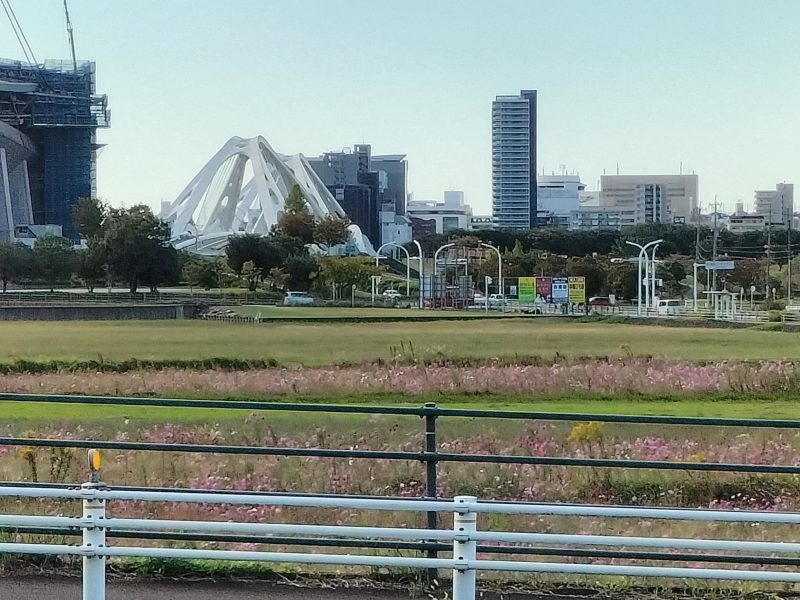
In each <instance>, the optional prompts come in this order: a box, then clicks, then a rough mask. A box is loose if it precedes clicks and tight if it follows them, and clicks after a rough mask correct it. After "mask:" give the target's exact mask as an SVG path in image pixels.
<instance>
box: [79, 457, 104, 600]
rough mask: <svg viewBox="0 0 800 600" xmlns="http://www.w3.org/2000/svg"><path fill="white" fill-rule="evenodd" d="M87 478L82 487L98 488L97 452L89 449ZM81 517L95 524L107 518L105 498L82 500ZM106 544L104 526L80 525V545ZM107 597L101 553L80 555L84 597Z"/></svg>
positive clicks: (99, 599) (93, 599)
mask: <svg viewBox="0 0 800 600" xmlns="http://www.w3.org/2000/svg"><path fill="white" fill-rule="evenodd" d="M89 470H90V473H91V475H90V479H89V481H88V482H87V483H84V484H82V485H81V488H82V489H84V490H86V489H90V490H91V489H97V488H99V487H101V486H102V485H103V484H102V483H100V452H98V451H97V450H89ZM83 518H84V520H90V521H92V522H94V523H95V524H96V523H97V522H98V521H102V520H103V519H105V518H106V502H105V500H102V499H99V498H87V499H85V500H84V501H83ZM105 546H106V529H105V527H98V526H96V525H94V526H92V525H84V526H83V547H84V549H85V550H89V551H96V550H98V549H104V548H105ZM105 598H106V559H105V557H104V556H96V555H95V556H91V555H90V556H84V557H83V600H105Z"/></svg>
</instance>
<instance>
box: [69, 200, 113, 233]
mask: <svg viewBox="0 0 800 600" xmlns="http://www.w3.org/2000/svg"><path fill="white" fill-rule="evenodd" d="M107 215H108V207H107V206H106V205H105V204H103V202H101V201H100V200H98V199H97V198H78V201H77V202H76V203H75V204H74V205H73V207H72V224H73V225H74V226H75V229H76V230H77V232H78V233H80V234H81V235H82V236H83V237H84V238H86V239H87V240H91V239H95V238H98V237H100V236H101V235H102V233H103V221H105V218H106V216H107Z"/></svg>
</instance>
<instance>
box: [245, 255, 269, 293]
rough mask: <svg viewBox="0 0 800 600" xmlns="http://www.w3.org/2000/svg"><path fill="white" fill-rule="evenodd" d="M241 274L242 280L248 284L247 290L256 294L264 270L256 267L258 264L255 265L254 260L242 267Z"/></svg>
mask: <svg viewBox="0 0 800 600" xmlns="http://www.w3.org/2000/svg"><path fill="white" fill-rule="evenodd" d="M240 273H241V275H242V279H244V281H245V283H246V284H247V289H248V290H250V291H251V292H255V291H256V290H257V289H258V284H259V282H260V281H261V277H262V275H263V274H264V270H263V269H262V268H261V267H259V266H258V265H256V263H254V262H253V261H252V260H248V261H247V262H246V263H244V264H243V265H242V269H241V271H240Z"/></svg>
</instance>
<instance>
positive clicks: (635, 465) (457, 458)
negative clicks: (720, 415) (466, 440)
mask: <svg viewBox="0 0 800 600" xmlns="http://www.w3.org/2000/svg"><path fill="white" fill-rule="evenodd" d="M0 446H28V447H45V448H100V449H106V450H130V451H146V452H198V453H207V454H239V455H255V456H281V457H283V456H297V457H314V458H352V459H372V460H403V461H420V462H426V461H430V460H435V461H436V462H437V463H448V462H459V463H463V462H468V463H491V464H516V465H542V466H565V467H599V468H628V469H652V470H658V471H706V472H708V471H712V472H733V473H770V474H776V475H780V474H782V475H800V466H794V465H751V464H743V463H713V462H679V461H658V460H635V459H609V458H570V457H549V456H524V455H513V454H454V453H448V452H408V451H396V450H338V449H333V448H283V447H268V446H229V445H222V444H220V445H217V444H168V443H154V442H117V441H113V442H112V441H101V440H70V439H66V440H64V439H62V440H55V439H49V438H26V437H25V438H19V437H0Z"/></svg>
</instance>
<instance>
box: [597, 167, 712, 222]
mask: <svg viewBox="0 0 800 600" xmlns="http://www.w3.org/2000/svg"><path fill="white" fill-rule="evenodd" d="M697 195H698V177H697V175H603V176H602V177H601V178H600V206H601V207H604V208H613V209H616V210H618V211H620V216H621V222H620V224H621V225H622V226H625V225H637V224H639V223H686V224H688V223H693V222H695V219H696V213H697Z"/></svg>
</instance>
